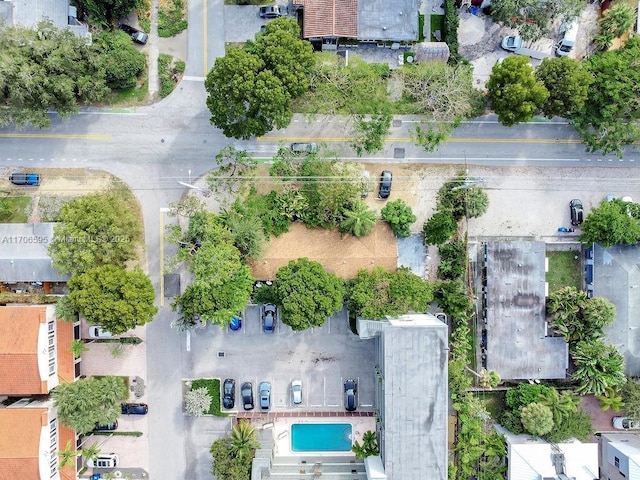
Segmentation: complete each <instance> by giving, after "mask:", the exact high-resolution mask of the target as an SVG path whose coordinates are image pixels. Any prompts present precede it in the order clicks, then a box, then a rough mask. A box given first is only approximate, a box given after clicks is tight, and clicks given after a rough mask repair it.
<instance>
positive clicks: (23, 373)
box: [0, 306, 48, 395]
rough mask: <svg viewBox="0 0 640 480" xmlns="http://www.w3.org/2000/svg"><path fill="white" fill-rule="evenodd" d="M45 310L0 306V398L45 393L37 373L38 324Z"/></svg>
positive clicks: (41, 321)
mask: <svg viewBox="0 0 640 480" xmlns="http://www.w3.org/2000/svg"><path fill="white" fill-rule="evenodd" d="M46 322H47V314H46V307H30V306H29V307H25V306H19V307H18V306H11V307H0V395H2V394H4V395H34V394H42V393H48V390H47V379H46V378H44V379H43V378H41V377H40V372H39V370H38V348H39V347H46V346H44V345H42V346H40V345H38V334H39V330H40V325H41V324H43V323H46Z"/></svg>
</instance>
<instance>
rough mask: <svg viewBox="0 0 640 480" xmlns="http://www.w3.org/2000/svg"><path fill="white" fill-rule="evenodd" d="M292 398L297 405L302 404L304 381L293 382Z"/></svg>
mask: <svg viewBox="0 0 640 480" xmlns="http://www.w3.org/2000/svg"><path fill="white" fill-rule="evenodd" d="M291 398H292V399H293V403H294V404H296V405H299V404H301V403H302V380H294V381H292V382H291Z"/></svg>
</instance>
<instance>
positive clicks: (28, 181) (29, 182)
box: [9, 173, 40, 187]
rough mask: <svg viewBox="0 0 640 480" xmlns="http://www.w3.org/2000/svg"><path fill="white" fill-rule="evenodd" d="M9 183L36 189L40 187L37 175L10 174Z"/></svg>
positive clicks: (38, 175)
mask: <svg viewBox="0 0 640 480" xmlns="http://www.w3.org/2000/svg"><path fill="white" fill-rule="evenodd" d="M9 181H10V182H11V183H13V184H14V185H26V186H30V187H37V186H38V185H40V174H39V173H12V174H11V175H9Z"/></svg>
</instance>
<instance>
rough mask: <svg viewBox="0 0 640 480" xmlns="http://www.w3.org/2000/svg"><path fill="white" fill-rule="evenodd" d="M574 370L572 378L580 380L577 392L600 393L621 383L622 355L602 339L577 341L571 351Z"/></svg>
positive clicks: (622, 370) (622, 380)
mask: <svg viewBox="0 0 640 480" xmlns="http://www.w3.org/2000/svg"><path fill="white" fill-rule="evenodd" d="M571 357H572V358H573V363H574V364H575V366H576V370H575V371H574V372H573V375H572V378H573V379H574V380H577V381H579V382H580V386H579V387H578V389H577V390H576V392H577V393H579V394H583V393H595V394H596V395H602V394H603V393H604V392H605V390H606V389H607V388H616V387H618V386H621V385H623V384H624V383H625V382H626V381H627V378H626V377H625V376H624V357H623V356H622V355H620V353H619V352H618V351H617V350H616V349H615V347H613V346H611V345H607V344H605V343H604V342H603V341H602V340H586V341H582V342H578V343H577V344H576V345H575V347H574V348H573V350H572V351H571Z"/></svg>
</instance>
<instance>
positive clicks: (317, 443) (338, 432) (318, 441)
mask: <svg viewBox="0 0 640 480" xmlns="http://www.w3.org/2000/svg"><path fill="white" fill-rule="evenodd" d="M291 450H292V451H293V452H348V451H350V450H351V424H350V423H294V424H293V425H291Z"/></svg>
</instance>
